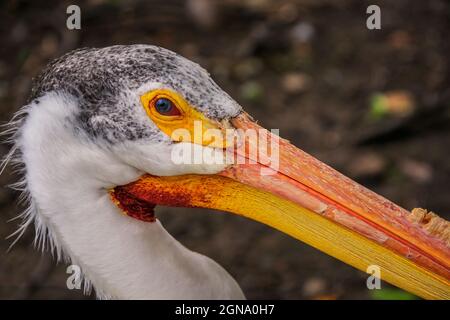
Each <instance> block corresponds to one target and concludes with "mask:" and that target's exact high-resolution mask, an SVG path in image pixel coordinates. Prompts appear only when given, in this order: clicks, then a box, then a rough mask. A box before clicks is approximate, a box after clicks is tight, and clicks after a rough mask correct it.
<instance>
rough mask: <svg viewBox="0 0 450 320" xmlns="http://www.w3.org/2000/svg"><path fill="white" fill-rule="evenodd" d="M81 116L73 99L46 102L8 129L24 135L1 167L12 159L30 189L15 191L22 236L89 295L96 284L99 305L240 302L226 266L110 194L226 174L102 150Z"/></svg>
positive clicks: (157, 156) (160, 152) (138, 148)
mask: <svg viewBox="0 0 450 320" xmlns="http://www.w3.org/2000/svg"><path fill="white" fill-rule="evenodd" d="M76 111H77V104H76V101H74V100H73V98H72V97H70V96H64V95H59V94H56V93H49V94H47V95H46V96H44V97H42V98H40V103H39V105H33V104H32V105H29V106H27V107H25V108H24V109H23V110H22V111H20V114H21V115H20V116H18V118H16V121H17V122H16V123H13V125H12V126H13V127H14V126H15V127H20V130H19V131H17V132H14V130H11V131H9V133H13V136H12V140H13V141H14V143H15V145H14V147H13V149H12V151H11V153H10V154H8V156H7V158H6V160H5V162H4V163H3V165H2V167H3V166H4V165H6V163H7V162H8V161H10V160H12V159H15V160H16V162H18V163H19V165H20V166H21V168H22V170H24V172H23V174H24V179H25V180H24V181H22V182H21V183H19V184H18V185H17V187H18V188H20V189H21V190H24V191H26V196H25V199H26V200H27V201H28V202H29V203H30V206H29V208H28V209H27V210H26V211H25V212H24V213H23V214H22V215H21V218H22V219H23V221H24V222H23V224H22V226H21V227H20V228H19V229H18V230H17V234H19V235H20V234H22V233H23V232H24V231H25V229H26V228H27V226H29V225H30V224H31V223H33V222H34V224H35V228H36V241H35V243H36V245H37V246H38V247H40V248H41V249H46V248H50V250H51V251H52V252H54V253H55V254H56V257H57V259H61V258H63V257H64V256H65V257H66V260H68V261H70V262H71V263H72V264H77V265H79V266H80V267H81V269H82V270H83V272H84V275H85V277H86V279H88V280H86V281H85V291H89V288H90V283H91V282H92V285H93V287H94V288H95V290H96V293H97V295H98V297H99V298H127V299H132V298H135V299H241V298H243V297H244V296H243V294H242V291H241V289H240V288H239V286H238V285H237V284H236V282H235V280H234V279H233V278H232V277H231V276H230V275H229V274H228V273H227V272H226V271H225V270H224V269H223V268H222V267H221V266H219V265H218V264H217V263H215V262H214V261H213V260H211V259H209V258H207V257H205V256H203V255H200V254H198V253H195V252H192V251H190V250H188V249H186V248H185V247H184V246H182V245H181V244H180V243H179V242H177V241H176V240H175V239H174V238H172V237H171V236H170V235H169V234H168V233H167V232H166V231H165V229H164V228H163V227H162V225H161V224H160V223H159V222H158V221H157V222H155V223H146V222H141V221H138V220H134V219H132V218H130V217H128V216H125V215H124V214H123V213H122V212H121V211H120V210H119V209H118V208H117V207H116V206H115V205H114V204H113V203H112V201H111V200H110V198H109V195H108V192H107V189H108V188H110V187H113V186H116V185H122V184H126V183H128V182H131V181H134V180H136V179H137V178H138V177H139V176H140V175H142V173H143V172H149V173H153V174H161V173H164V174H179V173H189V172H193V171H194V172H210V171H211V170H216V171H219V170H220V169H221V168H223V167H220V166H217V167H214V169H211V168H212V167H211V166H196V167H192V166H188V165H187V166H184V167H183V166H181V167H180V166H175V165H171V164H170V161H167V158H165V157H169V156H170V151H171V150H170V147H168V145H165V144H157V145H155V144H154V145H149V144H147V145H146V144H145V143H144V142H142V141H140V142H127V143H122V144H118V145H115V146H109V147H108V146H106V145H105V146H104V147H102V146H99V143H93V142H92V140H90V139H88V137H85V136H82V135H81V134H80V131H79V130H78V131H77V130H75V129H76V128H74V127H73V126H74V122H73V121H72V120H73V117H74V115H75V114H76ZM24 115H26V117H24ZM17 119H19V120H17ZM76 132H77V133H76ZM162 163H163V164H164V165H162Z"/></svg>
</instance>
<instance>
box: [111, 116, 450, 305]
mask: <svg viewBox="0 0 450 320" xmlns="http://www.w3.org/2000/svg"><path fill="white" fill-rule="evenodd" d="M232 124H233V126H234V127H235V128H236V129H241V130H242V131H244V132H245V131H247V130H253V131H256V132H257V135H258V141H259V144H260V145H258V146H255V145H253V147H254V148H253V147H252V142H251V141H248V143H247V142H245V143H244V144H243V145H244V147H243V148H237V149H235V150H234V151H233V154H234V155H235V156H236V159H237V160H236V159H235V161H234V162H233V164H232V165H230V166H229V167H228V168H227V169H226V170H224V171H223V172H221V173H219V174H216V175H185V176H176V177H156V176H151V175H146V176H144V177H142V178H141V179H140V180H138V181H136V182H134V183H131V184H129V185H126V186H121V187H120V188H121V191H122V192H126V193H127V194H129V195H130V196H131V197H133V198H136V199H139V201H145V202H147V203H152V204H157V205H167V206H183V207H202V208H214V209H219V210H223V211H228V212H232V213H236V214H239V215H242V216H246V217H248V218H251V219H254V220H257V221H259V222H262V223H265V224H267V225H270V226H272V227H273V228H275V229H278V230H280V231H282V232H284V233H286V234H289V235H290V236H292V237H294V238H296V239H298V240H301V241H303V242H305V243H307V244H309V245H311V246H313V247H315V248H317V249H319V250H321V251H323V252H325V253H327V254H329V255H331V256H333V257H335V258H337V259H339V260H342V261H343V262H345V263H346V264H349V265H352V266H354V267H356V268H358V269H360V270H363V271H368V268H369V267H371V266H372V268H373V267H375V268H379V271H380V275H381V279H382V280H385V281H387V282H389V283H392V284H393V285H396V286H398V287H400V288H402V289H405V290H406V291H409V292H412V293H414V294H416V295H418V296H420V297H423V298H427V299H450V281H449V280H450V250H449V234H450V227H449V223H448V222H447V221H445V220H443V219H441V218H439V217H437V216H435V215H433V214H432V213H427V212H426V211H421V210H416V211H413V213H411V212H409V211H406V210H405V209H403V208H401V207H399V206H397V205H395V204H394V203H392V202H390V201H388V200H386V199H385V198H383V197H382V196H380V195H378V194H376V193H374V192H372V191H370V190H368V189H366V188H364V187H363V186H361V185H359V184H357V183H356V182H354V181H352V180H351V179H349V178H347V177H345V176H343V175H342V174H340V173H339V172H337V171H335V170H334V169H332V168H330V167H329V166H327V165H325V164H324V163H322V162H321V161H319V160H317V159H315V158H314V157H312V156H311V155H309V154H307V153H305V152H303V151H302V150H300V149H298V148H296V147H295V146H293V145H292V144H290V143H289V142H288V141H286V140H283V139H281V138H279V137H278V136H275V135H273V134H272V133H270V132H268V131H267V130H265V129H263V128H261V127H260V126H258V125H257V124H256V123H255V122H254V121H253V120H252V119H251V118H250V117H249V116H248V115H247V114H245V113H243V114H241V115H239V116H237V117H236V118H234V119H233V120H232ZM245 140H246V141H247V140H250V139H245ZM264 141H265V142H264ZM253 144H254V143H253ZM269 145H272V146H274V147H275V148H270V149H271V152H267V149H268V147H267V146H269ZM252 148H253V152H252ZM262 149H264V150H262ZM254 150H257V152H256V153H255V152H254ZM275 154H276V157H274V155H275ZM239 160H240V161H239Z"/></svg>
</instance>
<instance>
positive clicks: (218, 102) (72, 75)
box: [30, 45, 241, 140]
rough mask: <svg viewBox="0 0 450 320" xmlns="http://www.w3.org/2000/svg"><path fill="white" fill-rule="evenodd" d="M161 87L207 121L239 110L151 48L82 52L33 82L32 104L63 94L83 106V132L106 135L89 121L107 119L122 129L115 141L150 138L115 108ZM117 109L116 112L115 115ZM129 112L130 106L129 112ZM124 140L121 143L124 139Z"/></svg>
mask: <svg viewBox="0 0 450 320" xmlns="http://www.w3.org/2000/svg"><path fill="white" fill-rule="evenodd" d="M149 82H158V83H162V84H163V85H164V86H165V87H167V88H169V89H172V90H175V91H177V92H178V93H179V94H181V95H182V96H183V97H184V98H185V99H186V100H187V101H188V102H189V103H190V104H191V105H192V106H194V107H195V108H197V109H198V110H199V111H201V112H203V113H204V114H205V115H206V116H208V117H210V118H213V119H217V120H221V119H224V118H228V117H231V116H234V115H236V114H238V113H239V112H240V111H241V107H240V106H239V105H238V104H237V103H236V102H235V101H234V100H233V99H232V98H230V97H229V96H228V94H226V93H225V92H224V91H223V90H222V89H220V88H219V86H218V85H217V84H216V83H215V82H214V81H213V80H212V79H211V77H210V76H209V74H208V72H207V71H206V70H205V69H203V68H202V67H200V66H199V65H198V64H196V63H194V62H192V61H190V60H188V59H186V58H184V57H182V56H180V55H178V54H176V53H174V52H172V51H169V50H167V49H163V48H160V47H156V46H150V45H117V46H111V47H106V48H82V49H78V50H75V51H72V52H69V53H67V54H65V55H63V56H62V57H60V58H58V59H56V60H54V61H53V62H51V63H50V64H49V65H48V66H47V67H46V68H45V69H44V71H43V72H42V73H41V74H40V75H39V76H38V77H37V78H36V79H35V81H34V86H33V89H32V94H31V98H30V100H35V99H37V98H39V97H40V96H42V95H44V94H45V93H47V92H51V91H62V92H64V93H69V94H71V95H73V96H75V97H76V99H77V100H78V101H79V106H80V114H79V115H78V117H79V119H80V120H81V122H82V124H83V127H85V129H87V130H88V131H89V133H92V134H94V135H104V136H105V138H108V140H111V135H110V134H108V137H107V136H106V135H105V134H103V133H102V128H100V127H98V126H97V128H94V127H93V125H92V124H91V123H90V121H89V119H91V118H92V116H94V115H103V114H105V115H108V117H110V119H111V120H112V121H113V122H116V123H123V124H124V125H127V123H124V122H126V121H127V118H128V121H129V123H128V125H129V127H130V126H131V127H133V130H128V131H129V132H127V129H126V128H124V127H122V130H117V132H115V133H114V134H113V136H114V135H115V136H116V137H115V138H113V140H116V139H124V138H126V139H137V138H142V137H144V136H146V135H147V134H146V130H145V128H143V127H142V128H140V127H139V125H138V124H136V123H132V119H131V118H132V117H131V116H130V112H129V111H130V110H127V108H126V106H125V107H121V108H117V103H118V101H119V96H120V95H121V93H123V92H125V91H129V90H135V89H137V88H139V87H140V86H142V85H144V84H146V83H149ZM113 108H114V109H113ZM130 109H131V106H130ZM122 134H124V136H123V137H121V135H122Z"/></svg>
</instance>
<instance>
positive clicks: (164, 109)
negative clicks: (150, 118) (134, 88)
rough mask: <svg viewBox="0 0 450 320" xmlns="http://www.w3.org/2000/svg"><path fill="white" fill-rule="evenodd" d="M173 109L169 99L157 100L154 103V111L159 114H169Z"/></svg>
mask: <svg viewBox="0 0 450 320" xmlns="http://www.w3.org/2000/svg"><path fill="white" fill-rule="evenodd" d="M173 108H174V106H173V103H172V101H170V100H169V99H166V98H159V99H158V100H156V102H155V109H156V111H158V112H159V113H161V114H170V113H171V111H172V109H173Z"/></svg>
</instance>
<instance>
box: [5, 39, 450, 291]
mask: <svg viewBox="0 0 450 320" xmlns="http://www.w3.org/2000/svg"><path fill="white" fill-rule="evenodd" d="M11 125H12V126H13V128H14V130H13V131H14V133H13V136H12V140H13V142H14V147H13V149H12V151H11V153H10V157H8V158H14V157H15V158H16V160H17V162H19V164H21V165H22V168H23V173H24V180H23V187H24V190H25V192H26V193H27V194H28V195H29V197H28V198H29V200H30V209H29V210H28V211H26V212H25V214H24V223H23V225H22V228H21V229H19V233H20V232H22V231H24V229H25V228H26V226H28V225H29V224H31V223H34V224H35V226H36V230H37V239H36V242H37V243H38V244H40V245H41V246H42V247H45V246H46V243H47V241H49V242H48V243H49V246H50V248H51V249H52V250H53V251H54V252H55V254H56V255H57V256H58V258H63V257H65V258H66V259H67V260H68V261H70V262H71V263H72V264H76V265H79V266H80V267H81V269H82V270H83V273H84V275H85V278H86V281H85V282H86V284H87V287H89V284H92V285H93V287H94V288H95V290H96V293H97V295H98V296H99V297H100V298H138V299H143V298H157V299H197V298H198V299H201V298H206V299H241V298H244V295H243V293H242V291H241V289H240V288H239V286H238V285H237V283H236V282H235V281H234V279H233V278H232V277H231V276H230V275H229V274H228V273H227V272H226V271H225V270H224V269H223V268H222V267H221V266H219V265H218V264H217V263H215V262H214V261H212V260H211V259H209V258H208V257H205V256H203V255H200V254H198V253H195V252H192V251H190V250H188V249H186V248H185V247H184V246H182V245H181V244H180V243H179V242H177V241H176V240H175V239H173V238H172V237H171V236H170V235H169V234H168V233H167V232H166V231H165V229H164V228H163V227H162V225H161V223H160V222H159V221H158V219H157V218H156V217H155V214H154V208H155V207H156V206H169V207H170V206H181V207H202V208H214V209H219V210H223V211H227V212H232V213H236V214H239V215H243V216H246V217H249V218H251V219H254V220H257V221H260V222H262V223H265V224H268V225H270V226H272V227H274V228H275V229H278V230H280V231H282V232H285V233H287V234H289V235H291V236H292V237H295V238H297V239H299V240H301V241H304V242H306V243H308V244H310V245H312V246H314V247H316V248H318V249H319V250H322V251H324V252H326V253H328V254H330V255H332V256H334V257H336V258H338V259H340V260H342V261H344V262H345V263H347V264H350V265H352V266H355V267H356V268H359V269H361V270H364V271H365V270H366V269H367V267H368V266H370V265H376V266H378V267H379V268H380V269H381V274H382V277H383V279H384V280H386V281H389V282H391V283H393V284H395V285H397V286H400V287H402V288H404V289H406V290H408V291H411V292H413V293H416V294H418V295H420V296H423V297H426V298H444V297H445V298H449V297H450V293H449V289H448V288H449V275H450V269H449V261H450V252H449V240H448V237H449V231H448V230H449V228H448V223H447V222H446V221H444V220H442V219H440V218H439V217H435V216H433V215H431V214H430V213H427V212H422V211H420V212H419V211H416V212H415V213H413V214H412V213H410V212H408V211H406V210H404V209H402V208H400V207H398V206H397V205H395V204H393V203H391V202H390V201H388V200H386V199H384V198H382V197H381V196H379V195H377V194H375V193H373V192H371V191H369V190H367V189H365V188H364V187H362V186H360V185H358V184H356V183H355V182H353V181H351V180H350V179H348V178H346V177H344V176H343V175H341V174H340V173H338V172H336V171H334V170H333V169H331V168H330V167H328V166H326V165H325V164H323V163H322V162H320V161H319V160H317V159H315V158H313V157H312V156H310V155H308V154H306V153H305V152H303V151H301V150H300V149H297V148H296V147H294V146H293V145H291V144H290V143H289V142H288V141H286V140H283V139H281V138H279V137H278V136H277V135H275V134H273V133H271V132H269V131H267V130H265V129H264V128H262V127H260V126H259V125H258V124H256V122H255V121H254V120H253V119H252V118H251V117H250V116H249V115H248V114H246V113H245V112H244V111H243V109H242V107H241V106H240V105H239V104H238V103H237V102H236V101H234V100H233V99H232V98H231V97H230V96H229V95H228V94H227V93H225V92H224V91H223V90H222V89H220V88H219V87H218V86H217V84H216V83H215V82H214V81H213V80H212V79H211V77H210V75H209V74H208V72H207V71H206V70H204V69H203V68H201V67H200V66H199V65H198V64H196V63H194V62H192V61H189V60H187V59H185V58H183V57H181V56H180V55H178V54H176V53H174V52H171V51H169V50H166V49H163V48H159V47H156V46H149V45H130V46H112V47H107V48H100V49H98V48H87V49H79V50H76V51H73V52H70V53H68V54H66V55H64V56H62V57H61V58H59V59H57V60H55V61H53V62H52V63H50V64H49V65H48V66H47V68H46V69H45V70H44V71H43V72H42V74H41V75H40V76H39V77H38V78H37V79H36V80H35V85H34V87H33V90H32V94H31V97H30V99H29V103H28V104H27V105H26V106H24V107H23V109H22V110H21V111H19V114H18V116H17V117H16V120H15V121H14V122H12V124H11ZM266 149H267V150H268V151H267V150H266ZM199 155H200V156H199Z"/></svg>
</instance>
